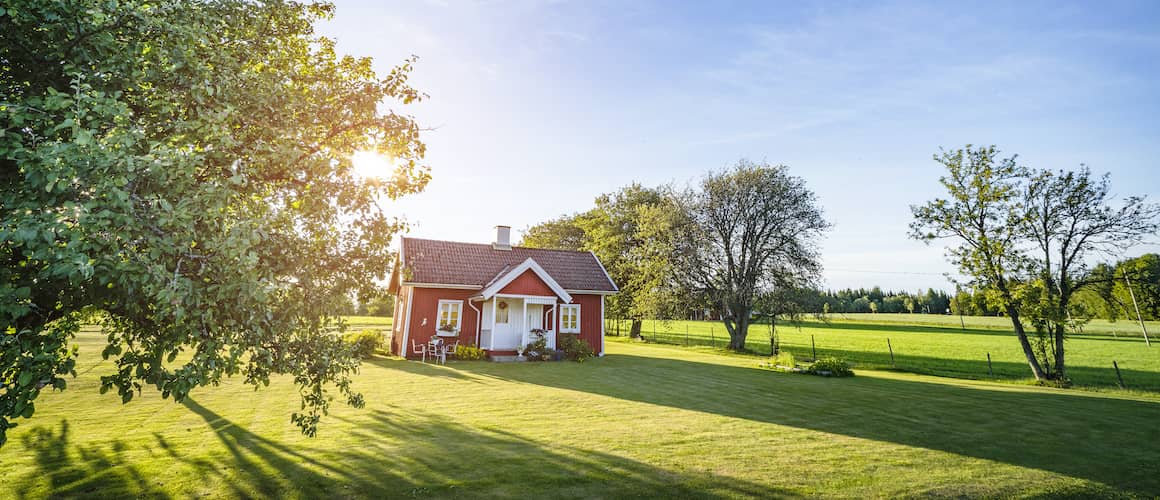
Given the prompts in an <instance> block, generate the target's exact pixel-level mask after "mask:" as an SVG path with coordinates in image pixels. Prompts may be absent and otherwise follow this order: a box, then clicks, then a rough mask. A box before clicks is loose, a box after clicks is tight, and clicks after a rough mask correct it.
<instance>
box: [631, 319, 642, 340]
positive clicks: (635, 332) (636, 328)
mask: <svg viewBox="0 0 1160 500" xmlns="http://www.w3.org/2000/svg"><path fill="white" fill-rule="evenodd" d="M643 323H644V321H641V320H639V319H636V318H633V320H632V328H631V329H630V330H629V331H628V336H629V337H631V338H634V339H639V338H640V327H641V325H642V324H643Z"/></svg>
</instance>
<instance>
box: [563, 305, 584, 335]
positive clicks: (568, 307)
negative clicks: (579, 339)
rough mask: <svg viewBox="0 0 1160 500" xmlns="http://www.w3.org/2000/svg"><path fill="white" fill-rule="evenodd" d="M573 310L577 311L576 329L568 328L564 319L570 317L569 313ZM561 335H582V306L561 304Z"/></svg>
mask: <svg viewBox="0 0 1160 500" xmlns="http://www.w3.org/2000/svg"><path fill="white" fill-rule="evenodd" d="M572 309H575V310H576V316H575V317H576V327H575V328H568V327H567V326H565V322H564V318H566V317H568V315H569V314H568V311H569V310H572ZM560 333H580V304H560Z"/></svg>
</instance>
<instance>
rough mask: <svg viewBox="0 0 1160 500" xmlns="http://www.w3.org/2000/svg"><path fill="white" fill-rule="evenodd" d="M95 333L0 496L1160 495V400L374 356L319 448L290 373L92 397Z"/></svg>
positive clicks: (663, 365)
mask: <svg viewBox="0 0 1160 500" xmlns="http://www.w3.org/2000/svg"><path fill="white" fill-rule="evenodd" d="M101 340H102V338H101V336H100V335H99V333H97V332H95V331H86V332H85V333H84V334H82V335H81V336H80V337H78V339H77V342H78V344H79V345H80V349H81V360H80V372H81V374H80V376H79V377H78V378H77V379H76V380H74V381H73V382H71V383H70V386H69V389H68V390H67V391H66V392H63V393H48V394H45V395H44V396H43V397H42V398H41V400H40V401H38V403H37V408H38V411H37V414H36V416H35V417H34V419H33V420H31V421H24V422H22V424H21V426H20V427H18V428H16V429H14V430H13V431H11V433H10V436H9V437H10V442H9V444H8V445H6V446H5V447H4V448H2V449H0V496H4V497H14V498H36V497H45V496H54V497H76V496H95V497H145V498H169V497H179V498H186V497H211V498H229V497H276V498H397V497H452V498H623V497H666V498H672V497H683V498H729V497H844V498H863V497H910V496H952V497H962V496H970V497H979V496H983V497H1010V496H1021V497H1042V496H1048V497H1076V498H1087V497H1093V496H1137V497H1151V496H1155V495H1157V494H1160V475H1158V474H1156V471H1157V470H1160V453H1157V447H1156V443H1157V442H1160V441H1158V439H1160V427H1158V426H1157V425H1156V422H1157V421H1160V396H1156V395H1152V394H1127V393H1116V394H1101V393H1093V392H1086V391H1069V390H1059V389H1047V388H1038V387H1028V386H1019V385H1012V384H996V383H993V382H980V381H967V380H957V379H950V378H937V377H930V376H924V375H915V374H910V373H898V372H874V371H860V372H859V374H858V376H857V377H854V378H850V379H827V378H819V377H810V376H804V375H793V374H783V373H777V372H772V371H768V370H762V369H759V368H757V367H756V361H757V360H756V359H755V358H753V357H743V356H727V355H722V354H720V353H717V352H712V351H710V350H698V349H686V348H679V347H673V346H663V345H653V344H641V343H635V342H627V341H624V340H620V339H610V341H609V342H608V343H607V349H608V355H607V356H606V357H604V358H602V359H595V360H591V361H589V362H586V363H583V364H578V363H566V362H565V363H546V364H533V363H510V364H497V363H487V362H452V363H449V364H448V365H446V366H432V365H424V364H421V363H418V362H414V361H403V360H401V359H398V358H386V357H375V358H372V359H370V360H368V361H367V362H365V363H364V365H363V369H362V372H361V374H360V375H359V376H358V378H357V388H358V389H359V390H361V391H363V392H364V394H365V395H366V396H367V400H368V404H367V406H366V408H363V409H352V408H347V407H344V406H340V405H339V406H336V407H335V408H334V411H333V412H332V414H331V415H330V416H329V417H328V418H326V419H325V420H324V422H323V424H322V427H321V429H320V432H319V435H318V436H317V437H315V438H306V437H303V436H302V435H300V434H299V433H298V431H297V430H296V429H295V428H294V427H293V426H291V424H290V423H289V419H288V416H289V414H290V412H292V411H294V410H296V409H297V408H298V398H297V395H296V393H295V391H294V389H293V387H292V385H291V384H290V383H289V380H287V379H285V378H281V379H277V380H275V381H274V383H273V384H272V385H271V386H270V387H268V388H265V389H263V390H260V391H257V392H254V391H253V390H251V389H249V388H247V387H245V386H243V385H241V384H238V383H236V382H229V383H226V384H224V385H223V386H221V387H216V388H206V389H202V390H199V391H198V392H196V393H195V394H194V395H193V396H192V397H191V398H190V399H189V400H187V401H186V402H184V403H183V404H175V403H173V402H172V401H163V400H161V399H160V398H159V397H158V396H157V395H156V394H152V393H146V394H145V395H144V396H143V397H140V398H136V399H134V401H132V402H131V403H129V404H128V405H124V406H122V405H121V404H120V401H119V398H118V397H117V396H116V395H114V394H107V395H104V396H102V395H99V394H98V392H97V385H98V376H99V375H100V374H102V373H107V372H108V371H109V370H110V368H111V367H110V366H109V363H106V362H102V361H101V360H100V356H99V352H100V346H101Z"/></svg>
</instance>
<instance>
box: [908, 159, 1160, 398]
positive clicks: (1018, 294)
mask: <svg viewBox="0 0 1160 500" xmlns="http://www.w3.org/2000/svg"><path fill="white" fill-rule="evenodd" d="M935 160H936V161H938V162H939V163H942V164H943V165H944V166H945V167H946V169H947V175H945V176H943V177H942V178H941V179H940V181H941V183H942V184H943V186H944V188H945V189H946V191H947V195H948V196H947V198H938V199H935V200H933V201H931V202H928V203H926V204H924V205H918V206H914V207H912V212H913V214H914V218H915V220H914V222H913V223H912V224H911V235H912V237H914V238H917V239H920V240H924V241H928V242H929V241H933V240H936V239H940V238H950V239H952V240H954V241H956V242H957V245H956V246H953V247H951V248H950V250H949V252H948V254H949V257H950V258H951V261H952V262H953V263H954V264H956V265H957V266H958V267H959V269H960V270H961V271H962V273H963V274H964V275H966V276H969V277H970V278H971V282H970V285H972V287H975V288H978V289H981V290H984V291H985V292H986V293H987V295H988V297H989V298H990V299H991V301H992V302H993V303H994V304H996V305H997V306H998V307H999V308H1000V309H1001V310H1003V311H1004V312H1006V314H1007V316H1008V317H1010V318H1011V323H1012V326H1013V328H1014V330H1015V335H1016V337H1017V338H1018V340H1019V344H1020V346H1021V347H1022V349H1023V352H1024V355H1025V356H1026V358H1027V363H1028V366H1029V367H1030V368H1031V371H1032V374H1033V375H1034V376H1035V378H1036V379H1037V380H1055V381H1058V382H1064V383H1066V381H1067V371H1066V366H1067V365H1066V362H1065V361H1066V360H1065V355H1064V353H1065V345H1064V339H1065V334H1066V331H1067V326H1068V325H1069V324H1070V323H1074V322H1076V321H1082V319H1083V317H1082V316H1083V315H1084V314H1085V313H1086V312H1085V311H1081V310H1079V309H1078V308H1077V307H1076V304H1075V303H1073V298H1074V297H1075V296H1076V294H1077V293H1078V292H1080V291H1081V290H1083V289H1085V288H1089V287H1096V285H1098V284H1100V283H1106V282H1107V280H1108V277H1107V276H1106V274H1107V273H1106V272H1105V271H1104V270H1103V269H1102V268H1098V269H1089V268H1088V266H1087V262H1088V260H1089V259H1090V257H1091V256H1093V255H1094V254H1096V253H1104V254H1108V253H1118V252H1123V251H1124V250H1126V249H1127V248H1129V247H1130V246H1132V245H1133V244H1135V243H1138V242H1139V241H1140V240H1141V239H1142V238H1143V237H1145V236H1147V235H1150V234H1154V233H1155V232H1156V230H1157V229H1158V225H1157V216H1158V215H1160V207H1157V206H1156V205H1153V204H1149V203H1146V202H1145V200H1144V199H1143V198H1140V197H1129V198H1126V199H1124V200H1123V201H1122V202H1121V203H1119V204H1118V205H1117V206H1113V204H1112V200H1111V199H1110V198H1111V196H1110V194H1109V193H1110V190H1109V182H1108V177H1107V176H1106V175H1105V176H1103V177H1099V178H1093V177H1092V175H1091V173H1090V171H1089V170H1088V169H1087V168H1081V169H1079V170H1077V171H1058V172H1054V171H1046V170H1032V169H1028V168H1025V167H1022V166H1020V165H1019V164H1018V163H1017V161H1016V158H1015V157H1009V158H999V152H998V150H996V149H995V148H994V147H993V146H992V147H972V146H970V145H968V146H967V147H965V148H963V149H959V150H955V151H950V152H945V151H944V152H943V153H942V154H941V155H936V156H935ZM1027 323H1029V324H1030V325H1031V326H1033V327H1034V331H1033V332H1031V335H1029V333H1028V331H1027V329H1026V324H1027Z"/></svg>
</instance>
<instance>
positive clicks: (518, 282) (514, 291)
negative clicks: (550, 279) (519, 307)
mask: <svg viewBox="0 0 1160 500" xmlns="http://www.w3.org/2000/svg"><path fill="white" fill-rule="evenodd" d="M498 293H502V294H509V295H546V296H549V297H554V296H555V295H556V292H554V291H552V287H550V286H548V284H547V283H544V280H542V279H540V277H539V276H536V273H535V272H533V271H532V270H531V269H529V270H527V271H524V273H523V274H521V275H519V276H517V277H516V279H514V280H512V282H511V283H508V285H507V286H505V287H503V288H502V289H500V291H499V292H498Z"/></svg>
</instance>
